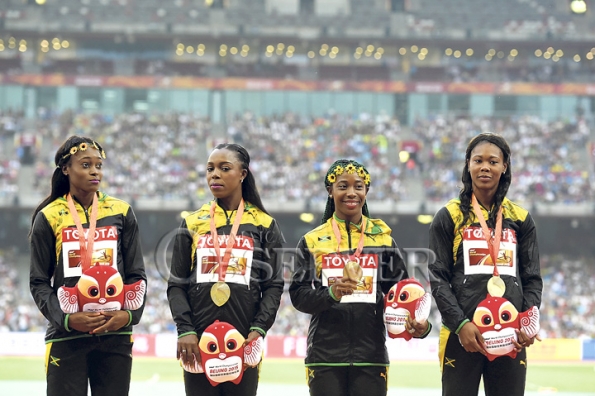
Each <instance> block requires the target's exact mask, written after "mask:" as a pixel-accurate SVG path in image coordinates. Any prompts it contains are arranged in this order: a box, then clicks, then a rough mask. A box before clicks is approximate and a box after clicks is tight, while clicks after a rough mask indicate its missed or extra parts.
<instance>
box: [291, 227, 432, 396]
mask: <svg viewBox="0 0 595 396" xmlns="http://www.w3.org/2000/svg"><path fill="white" fill-rule="evenodd" d="M333 217H334V219H335V221H336V222H337V224H338V227H339V230H340V233H341V246H340V247H339V252H338V253H337V238H336V237H335V234H334V232H333V227H332V223H331V222H332V218H330V219H329V220H327V221H326V222H325V223H324V224H322V225H320V226H319V227H317V228H316V229H314V230H312V231H310V232H309V233H307V234H306V235H304V236H303V237H302V239H301V240H300V242H299V244H298V248H297V252H296V254H297V259H296V269H295V273H294V275H293V277H292V281H291V285H290V288H289V292H290V296H291V301H292V302H293V305H294V306H295V307H296V308H297V309H298V310H300V311H302V312H305V313H308V314H311V315H312V318H311V320H310V328H309V330H308V347H307V355H306V359H305V365H306V374H307V381H308V385H309V387H310V394H311V395H313V396H318V395H326V396H333V395H337V396H339V395H347V394H355V395H358V394H359V395H363V394H369V395H382V394H386V392H387V375H388V366H389V357H388V352H387V349H386V345H385V342H386V330H385V326H384V320H383V314H384V301H383V297H384V293H388V291H389V289H390V288H391V287H392V286H393V285H394V284H395V283H397V282H398V281H399V280H401V279H404V278H407V277H408V274H407V269H406V267H405V263H404V261H403V257H402V255H401V253H400V251H399V249H398V247H397V245H396V243H395V241H394V240H393V238H392V237H391V229H390V228H389V227H388V226H387V225H386V223H384V222H383V221H382V220H379V219H367V222H366V229H365V230H364V234H365V235H364V247H363V250H362V252H361V255H360V256H359V258H358V263H359V264H360V267H362V273H363V276H362V280H361V281H360V282H359V283H358V286H357V289H356V290H355V291H354V294H353V295H350V296H343V297H342V299H341V301H337V300H335V298H334V297H333V296H332V295H331V293H330V286H332V282H333V281H334V279H335V278H337V277H342V268H343V267H344V264H345V263H346V262H347V261H349V260H352V259H353V258H352V257H350V255H353V253H354V251H355V249H356V247H357V245H358V241H359V238H360V235H361V232H362V230H361V225H356V224H353V223H349V225H348V226H346V224H345V221H343V220H341V219H339V218H337V217H336V216H334V215H333ZM362 217H365V216H362ZM430 328H431V327H429V328H428V332H429V329H430ZM426 335H427V333H426ZM424 336H425V335H424ZM346 378H348V379H349V384H350V389H349V390H348V389H342V386H343V384H345V383H347V380H346Z"/></svg>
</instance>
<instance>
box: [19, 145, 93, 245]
mask: <svg viewBox="0 0 595 396" xmlns="http://www.w3.org/2000/svg"><path fill="white" fill-rule="evenodd" d="M81 143H87V144H89V146H92V145H94V144H95V145H96V146H97V147H99V151H100V152H103V147H101V145H100V144H99V143H97V142H95V141H94V140H93V139H91V138H88V137H84V136H70V137H69V138H68V139H66V141H65V142H64V143H63V144H62V146H60V148H58V150H57V151H56V155H55V156H54V164H55V165H56V168H55V169H54V173H53V174H52V188H51V191H50V195H48V196H47V197H45V198H44V200H43V201H41V203H40V204H39V205H38V206H37V208H35V211H34V212H33V217H32V218H31V231H32V230H33V223H34V222H35V217H36V216H37V214H38V213H39V212H40V211H41V210H42V209H43V208H45V207H46V206H47V205H49V204H50V203H51V202H53V201H54V200H55V199H56V198H59V197H63V196H64V195H66V194H67V193H68V192H69V191H70V181H69V179H68V176H66V175H65V174H64V173H63V172H62V168H63V167H64V165H68V164H69V163H70V160H71V158H72V155H68V154H70V150H71V149H72V148H73V147H75V146H77V147H78V146H79V145H80V144H81ZM31 231H29V236H31Z"/></svg>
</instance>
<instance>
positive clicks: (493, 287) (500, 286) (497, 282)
mask: <svg viewBox="0 0 595 396" xmlns="http://www.w3.org/2000/svg"><path fill="white" fill-rule="evenodd" d="M505 291H506V285H505V284H504V281H503V280H502V278H500V277H499V276H492V277H491V278H490V280H489V281H488V293H490V295H491V296H492V297H502V296H503V295H504V292H505Z"/></svg>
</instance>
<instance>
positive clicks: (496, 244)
mask: <svg viewBox="0 0 595 396" xmlns="http://www.w3.org/2000/svg"><path fill="white" fill-rule="evenodd" d="M471 202H472V204H473V211H474V212H475V216H477V219H478V220H479V224H481V228H482V229H483V236H484V238H485V239H486V242H487V243H488V251H489V252H490V256H491V257H492V263H494V276H500V273H499V272H498V254H499V252H500V239H501V238H502V205H500V208H499V209H498V215H497V216H496V231H495V234H494V235H493V236H492V234H491V233H490V229H489V228H488V225H487V223H486V220H485V218H484V217H483V213H482V212H481V208H480V207H479V202H477V198H475V194H472V195H471Z"/></svg>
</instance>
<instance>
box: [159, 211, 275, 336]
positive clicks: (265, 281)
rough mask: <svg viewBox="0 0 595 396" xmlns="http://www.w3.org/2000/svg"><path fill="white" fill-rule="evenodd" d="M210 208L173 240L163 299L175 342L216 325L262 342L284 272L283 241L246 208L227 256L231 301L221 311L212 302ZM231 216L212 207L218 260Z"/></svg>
mask: <svg viewBox="0 0 595 396" xmlns="http://www.w3.org/2000/svg"><path fill="white" fill-rule="evenodd" d="M210 208H211V204H210V203H208V204H205V205H203V206H202V207H201V208H200V209H199V210H197V211H195V212H193V213H191V214H190V215H188V216H187V217H186V218H185V219H184V220H183V221H182V224H181V226H180V228H179V229H178V233H177V235H176V237H175V241H174V247H173V255H172V260H171V262H172V264H171V275H170V278H169V281H168V288H167V298H168V300H169V306H170V309H171V313H172V316H173V319H174V321H175V323H176V326H177V331H178V336H179V337H181V336H184V335H187V334H196V335H197V336H198V337H199V338H200V336H201V335H202V333H203V331H204V330H205V328H207V326H209V325H210V324H211V323H213V322H214V321H215V320H219V321H221V322H227V323H229V324H231V325H232V326H234V327H235V328H236V329H237V330H238V331H239V332H240V333H241V334H242V335H243V336H244V337H247V336H248V333H249V332H250V331H252V330H255V331H258V332H259V333H260V334H261V335H262V336H263V337H264V336H265V335H266V332H267V331H268V330H269V329H270V328H271V326H272V325H273V323H274V321H275V317H276V315H277V311H278V309H279V304H280V302H281V294H282V293H283V271H282V265H281V263H280V261H279V257H278V255H279V253H280V250H281V247H282V243H283V242H284V241H283V235H282V234H281V231H280V230H279V227H278V225H277V222H276V221H275V219H273V218H272V217H271V216H269V215H268V214H266V213H264V212H263V211H261V210H260V209H258V208H257V207H256V206H254V205H252V204H250V203H249V202H246V203H245V208H244V214H243V215H242V219H241V223H240V226H239V229H238V233H237V236H236V240H235V244H234V246H233V249H232V251H231V259H230V261H229V264H228V266H227V270H226V275H225V278H224V281H225V283H227V285H228V286H229V289H230V297H229V300H228V301H227V302H225V303H224V304H223V305H222V306H217V305H216V304H215V303H214V302H213V300H212V298H211V288H212V286H213V285H214V284H215V282H217V281H219V278H218V260H217V258H216V253H215V250H214V245H213V240H212V237H211V231H210V219H211V217H210ZM235 215H236V211H235V210H234V211H233V212H229V216H228V215H227V213H226V212H225V211H224V210H223V209H222V208H221V207H220V206H218V205H217V207H216V209H215V227H216V229H217V234H218V238H219V245H220V252H221V256H223V254H224V251H225V248H226V246H227V245H226V243H227V240H228V236H229V233H230V232H231V228H232V224H233V220H234V218H235Z"/></svg>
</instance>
